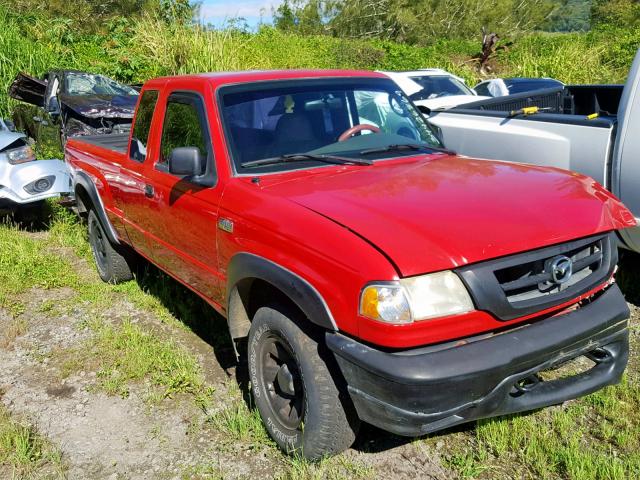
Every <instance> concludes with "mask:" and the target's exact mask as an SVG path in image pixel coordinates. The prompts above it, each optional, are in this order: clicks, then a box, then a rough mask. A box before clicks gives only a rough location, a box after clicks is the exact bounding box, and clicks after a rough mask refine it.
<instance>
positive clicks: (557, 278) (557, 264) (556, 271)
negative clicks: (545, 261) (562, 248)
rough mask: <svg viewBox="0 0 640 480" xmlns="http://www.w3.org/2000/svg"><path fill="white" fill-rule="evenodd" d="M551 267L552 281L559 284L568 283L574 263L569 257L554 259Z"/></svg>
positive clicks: (562, 256)
mask: <svg viewBox="0 0 640 480" xmlns="http://www.w3.org/2000/svg"><path fill="white" fill-rule="evenodd" d="M549 267H550V270H551V279H552V280H553V282H554V283H557V284H562V283H565V282H566V281H568V280H569V279H570V278H571V274H572V273H573V262H572V261H571V259H570V258H569V257H565V256H564V255H560V256H558V257H556V258H554V259H553V260H552V261H551V265H549Z"/></svg>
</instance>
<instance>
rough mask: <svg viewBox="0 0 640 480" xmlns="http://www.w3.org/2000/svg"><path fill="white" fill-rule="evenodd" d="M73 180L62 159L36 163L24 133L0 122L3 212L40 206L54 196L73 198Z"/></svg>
mask: <svg viewBox="0 0 640 480" xmlns="http://www.w3.org/2000/svg"><path fill="white" fill-rule="evenodd" d="M71 191H72V186H71V177H70V175H69V170H68V168H67V166H66V164H65V163H64V162H62V161H60V160H39V161H36V157H35V154H34V153H33V150H32V149H31V146H30V145H29V143H28V141H27V136H26V135H25V134H24V133H19V132H16V131H15V129H14V128H13V124H11V123H10V122H8V121H6V120H2V119H0V210H1V211H7V210H9V211H12V210H15V209H16V208H18V207H20V206H29V207H37V206H38V205H39V204H40V203H41V202H42V201H43V200H46V199H47V198H52V197H59V196H64V197H67V196H70V195H71V194H70V192H71Z"/></svg>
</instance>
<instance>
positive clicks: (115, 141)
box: [78, 133, 129, 155]
mask: <svg viewBox="0 0 640 480" xmlns="http://www.w3.org/2000/svg"><path fill="white" fill-rule="evenodd" d="M78 140H79V141H81V142H82V143H85V144H87V143H88V144H91V145H95V146H96V147H100V148H102V149H104V150H111V151H114V152H117V153H121V154H123V155H124V154H126V153H127V148H128V147H129V134H128V133H112V134H109V135H85V136H83V137H82V138H79V139H78Z"/></svg>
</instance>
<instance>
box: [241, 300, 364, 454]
mask: <svg viewBox="0 0 640 480" xmlns="http://www.w3.org/2000/svg"><path fill="white" fill-rule="evenodd" d="M296 317H298V315H297V314H296V313H295V312H293V313H292V312H291V311H289V309H287V308H283V307H279V306H274V307H262V308H260V309H259V310H258V311H257V312H256V314H255V316H254V318H253V322H252V324H251V330H250V331H249V346H248V347H249V348H248V355H249V359H248V360H249V375H250V379H251V391H252V393H253V398H254V401H255V404H256V406H257V408H258V411H259V412H260V416H261V417H262V420H263V422H264V424H265V426H266V428H267V430H268V432H269V434H270V435H271V437H272V438H273V439H274V440H275V442H276V443H277V444H278V446H279V447H280V448H282V449H283V450H285V451H287V452H289V453H299V454H301V455H302V456H304V457H305V458H306V459H309V460H317V459H320V458H322V457H325V456H329V455H335V454H337V453H340V452H342V451H343V450H346V449H347V448H349V447H350V446H351V444H352V443H353V441H354V440H355V437H356V434H357V430H358V426H359V419H358V418H357V415H356V414H355V411H354V409H353V405H352V404H351V403H350V400H349V399H348V394H347V393H346V392H345V391H344V390H345V389H344V387H343V386H341V385H339V383H337V382H336V381H335V379H334V376H333V375H332V372H331V371H330V368H329V366H328V364H329V365H331V367H332V369H334V372H336V373H338V372H337V370H336V369H337V367H336V366H335V365H334V364H335V362H334V361H333V358H332V357H331V356H330V353H329V352H328V351H327V350H326V348H325V347H324V345H322V344H319V343H318V342H316V341H315V340H314V339H313V338H312V337H311V336H309V335H307V334H306V333H305V332H304V331H303V330H302V329H301V328H300V326H299V325H298V324H297V323H296V321H297V320H298V318H296ZM303 321H304V320H303Z"/></svg>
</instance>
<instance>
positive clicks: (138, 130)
mask: <svg viewBox="0 0 640 480" xmlns="http://www.w3.org/2000/svg"><path fill="white" fill-rule="evenodd" d="M157 101H158V91H157V90H145V91H144V92H143V93H142V97H141V98H140V103H139V105H138V111H137V113H136V121H135V124H134V125H133V134H132V135H131V145H130V146H129V157H130V158H131V160H135V161H136V162H140V163H142V162H144V160H145V158H147V142H148V141H149V131H150V130H151V120H152V119H153V112H154V110H155V108H156V102H157Z"/></svg>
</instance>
